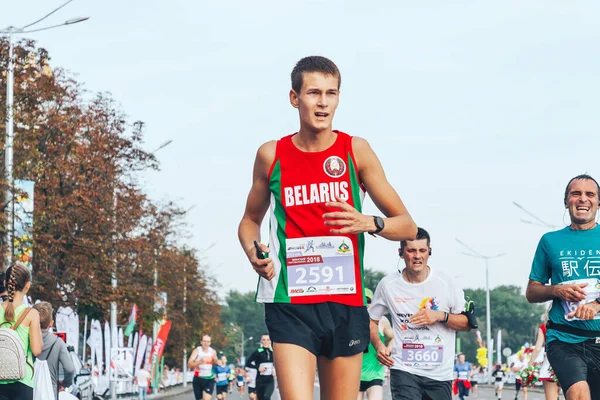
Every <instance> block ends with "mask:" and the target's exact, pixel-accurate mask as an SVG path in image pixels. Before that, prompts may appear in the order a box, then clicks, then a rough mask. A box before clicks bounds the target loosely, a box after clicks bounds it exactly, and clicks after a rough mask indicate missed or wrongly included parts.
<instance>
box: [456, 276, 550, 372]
mask: <svg viewBox="0 0 600 400" xmlns="http://www.w3.org/2000/svg"><path fill="white" fill-rule="evenodd" d="M465 296H469V297H470V298H471V300H473V301H474V302H475V310H476V315H477V321H478V323H479V328H478V330H479V331H480V332H481V335H482V339H483V341H484V344H485V342H486V340H487V338H486V318H487V314H486V306H485V290H483V289H465ZM490 310H491V313H490V315H491V334H492V339H493V340H494V352H496V344H497V343H496V341H497V337H498V330H499V329H501V330H502V344H501V345H502V348H505V347H508V348H510V349H511V350H512V352H513V353H515V352H517V351H518V350H519V349H520V348H521V346H523V345H524V344H525V343H530V344H533V343H535V340H536V334H537V329H538V327H539V325H540V323H541V316H542V314H543V313H544V307H543V306H540V305H537V304H530V303H529V302H528V301H527V299H526V298H525V296H523V294H522V293H521V288H520V287H518V286H515V285H510V286H504V285H503V286H498V287H496V288H494V289H492V290H490ZM458 338H460V341H461V347H462V352H463V353H465V355H466V357H467V359H468V360H472V361H474V360H475V354H476V351H477V347H479V346H478V344H477V339H476V336H475V332H474V331H471V332H459V333H458ZM495 357H496V353H495V354H494V359H495Z"/></svg>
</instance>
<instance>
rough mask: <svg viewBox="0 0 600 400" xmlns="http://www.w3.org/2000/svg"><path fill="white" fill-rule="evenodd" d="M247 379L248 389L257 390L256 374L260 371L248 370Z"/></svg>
mask: <svg viewBox="0 0 600 400" xmlns="http://www.w3.org/2000/svg"><path fill="white" fill-rule="evenodd" d="M246 372H247V378H246V379H248V387H249V388H255V387H256V374H257V373H258V371H257V370H256V368H246Z"/></svg>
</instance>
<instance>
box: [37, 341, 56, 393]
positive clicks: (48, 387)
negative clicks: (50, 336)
mask: <svg viewBox="0 0 600 400" xmlns="http://www.w3.org/2000/svg"><path fill="white" fill-rule="evenodd" d="M59 340H60V339H58V338H56V340H55V341H54V343H52V346H51V347H50V351H48V354H47V355H46V359H45V360H42V359H40V358H38V359H36V360H35V364H33V367H34V370H35V371H34V374H33V400H56V398H57V397H58V384H57V385H56V394H54V388H53V387H52V376H51V375H50V369H49V368H48V358H50V354H52V350H53V349H54V345H55V344H56V342H58V341H59ZM56 363H57V365H56V367H57V370H56V371H57V372H58V360H57V361H56Z"/></svg>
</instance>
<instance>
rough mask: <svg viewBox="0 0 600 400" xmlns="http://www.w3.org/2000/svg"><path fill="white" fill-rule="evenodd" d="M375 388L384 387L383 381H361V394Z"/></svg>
mask: <svg viewBox="0 0 600 400" xmlns="http://www.w3.org/2000/svg"><path fill="white" fill-rule="evenodd" d="M373 386H383V379H373V380H372V381H360V389H358V391H359V392H366V391H367V390H368V389H369V388H371V387H373Z"/></svg>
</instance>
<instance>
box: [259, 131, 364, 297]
mask: <svg viewBox="0 0 600 400" xmlns="http://www.w3.org/2000/svg"><path fill="white" fill-rule="evenodd" d="M334 132H335V133H337V139H336V140H335V142H334V144H333V145H332V146H331V147H329V148H328V149H326V150H324V151H320V152H304V151H301V150H299V149H298V148H297V147H296V146H295V145H294V143H293V142H292V137H293V136H294V135H289V136H286V137H284V138H283V139H281V140H279V141H278V142H277V149H276V152H275V160H274V162H273V165H272V166H271V169H270V171H269V190H270V192H271V205H270V211H269V214H270V240H269V248H270V250H271V254H270V257H271V258H272V260H273V264H274V266H275V277H274V278H273V279H272V280H271V281H268V280H266V279H264V278H259V284H258V291H257V295H256V300H257V301H259V302H262V303H294V304H317V303H323V302H334V303H341V304H346V305H350V306H363V305H366V299H365V298H364V294H363V250H364V234H358V235H350V234H345V235H335V234H332V233H331V232H330V229H332V227H330V226H326V225H325V224H324V220H323V214H325V213H327V212H333V211H339V210H338V209H333V208H328V207H325V204H326V203H327V202H329V201H333V198H332V196H333V195H334V194H335V195H337V196H339V197H341V198H343V199H344V200H345V201H346V202H347V203H348V204H350V205H351V206H353V207H354V208H355V209H357V210H358V211H359V212H362V202H363V199H364V194H365V190H364V188H363V186H362V184H361V182H360V181H359V178H358V170H357V168H356V161H355V159H354V154H353V152H352V137H351V136H349V135H347V134H345V133H343V132H339V131H334Z"/></svg>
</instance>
